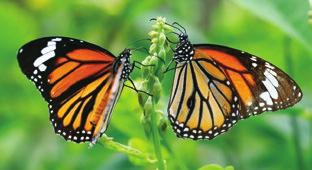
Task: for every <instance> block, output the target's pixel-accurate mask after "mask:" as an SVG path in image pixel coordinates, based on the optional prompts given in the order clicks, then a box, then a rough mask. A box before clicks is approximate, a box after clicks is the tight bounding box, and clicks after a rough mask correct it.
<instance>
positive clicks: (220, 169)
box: [198, 164, 234, 170]
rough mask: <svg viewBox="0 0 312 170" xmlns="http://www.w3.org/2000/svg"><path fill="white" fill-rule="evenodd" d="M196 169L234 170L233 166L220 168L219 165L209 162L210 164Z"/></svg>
mask: <svg viewBox="0 0 312 170" xmlns="http://www.w3.org/2000/svg"><path fill="white" fill-rule="evenodd" d="M198 170H234V167H232V166H227V167H225V168H222V167H221V166H220V165H216V164H210V165H205V166H203V167H201V168H199V169H198Z"/></svg>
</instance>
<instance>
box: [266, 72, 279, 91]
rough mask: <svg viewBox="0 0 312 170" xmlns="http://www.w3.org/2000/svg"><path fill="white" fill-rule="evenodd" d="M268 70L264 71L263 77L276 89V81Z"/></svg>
mask: <svg viewBox="0 0 312 170" xmlns="http://www.w3.org/2000/svg"><path fill="white" fill-rule="evenodd" d="M268 70H269V69H266V70H265V71H264V75H265V77H266V78H268V79H269V80H270V82H271V83H272V84H273V86H275V87H278V81H277V79H276V78H275V77H274V76H273V75H272V74H271V73H270V72H269V71H268Z"/></svg>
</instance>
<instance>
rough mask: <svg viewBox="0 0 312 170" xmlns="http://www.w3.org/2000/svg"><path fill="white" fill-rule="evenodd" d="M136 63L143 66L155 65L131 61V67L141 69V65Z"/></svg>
mask: <svg viewBox="0 0 312 170" xmlns="http://www.w3.org/2000/svg"><path fill="white" fill-rule="evenodd" d="M138 65H141V66H144V67H154V66H155V65H153V64H152V65H148V64H143V63H141V62H139V61H133V67H135V68H138V69H141V67H139V66H138Z"/></svg>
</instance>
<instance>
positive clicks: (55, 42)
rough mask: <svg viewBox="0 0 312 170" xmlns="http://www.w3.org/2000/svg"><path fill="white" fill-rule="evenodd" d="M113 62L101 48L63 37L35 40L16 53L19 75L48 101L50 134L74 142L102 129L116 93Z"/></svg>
mask: <svg viewBox="0 0 312 170" xmlns="http://www.w3.org/2000/svg"><path fill="white" fill-rule="evenodd" d="M114 61H115V57H114V55H113V54H111V53H110V52H108V51H106V50H105V49H103V48H100V47H98V46H96V45H93V44H90V43H87V42H84V41H81V40H77V39H73V38H66V37H46V38H40V39H37V40H34V41H31V42H29V43H27V44H25V45H24V46H23V47H21V48H20V50H19V52H18V63H19V66H20V68H21V70H22V72H23V73H24V74H25V75H26V76H27V78H28V79H30V80H31V81H32V82H33V83H34V84H35V85H36V87H37V89H38V90H39V91H40V92H41V94H42V96H43V97H44V99H45V100H46V101H47V102H48V103H49V110H50V121H51V123H52V124H53V127H54V130H55V132H56V133H57V134H60V135H62V136H63V137H64V138H65V139H66V140H71V141H74V142H77V143H79V142H85V141H92V140H94V139H95V138H97V137H98V136H99V134H100V131H101V130H102V132H103V129H106V126H107V125H108V120H109V117H110V111H111V107H113V105H114V102H115V100H116V98H117V96H118V93H119V92H118V90H120V82H119V81H120V78H119V76H120V72H121V67H119V68H118V71H117V73H116V74H113V63H114ZM103 120H104V121H103Z"/></svg>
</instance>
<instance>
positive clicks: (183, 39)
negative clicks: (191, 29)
mask: <svg viewBox="0 0 312 170" xmlns="http://www.w3.org/2000/svg"><path fill="white" fill-rule="evenodd" d="M194 53H195V52H194V47H193V45H192V44H191V42H190V41H189V40H188V37H187V35H186V34H181V35H180V36H179V43H178V45H177V47H176V49H175V52H174V57H173V59H174V60H175V61H176V62H177V63H181V62H187V61H191V60H192V59H193V56H194Z"/></svg>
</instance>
